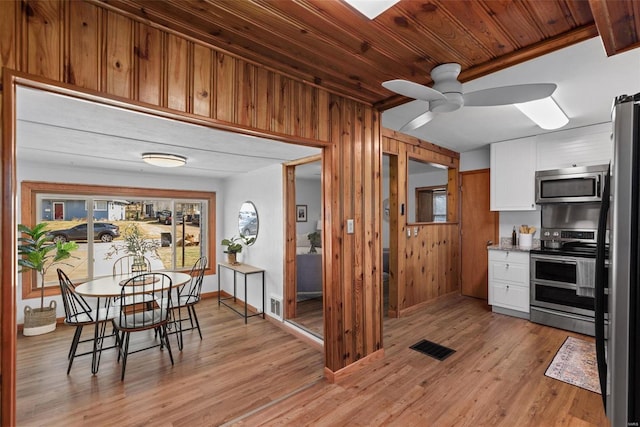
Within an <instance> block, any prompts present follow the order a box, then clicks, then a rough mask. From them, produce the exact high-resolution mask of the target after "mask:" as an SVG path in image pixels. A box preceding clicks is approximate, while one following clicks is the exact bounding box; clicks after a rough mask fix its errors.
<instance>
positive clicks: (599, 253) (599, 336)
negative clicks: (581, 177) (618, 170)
mask: <svg viewBox="0 0 640 427" xmlns="http://www.w3.org/2000/svg"><path fill="white" fill-rule="evenodd" d="M610 176H611V164H609V168H608V170H607V174H606V175H605V178H604V185H603V187H604V188H603V189H602V205H601V206H600V215H599V217H598V240H597V243H596V272H595V276H596V277H595V282H596V283H595V335H596V360H597V362H598V375H599V378H600V391H601V395H602V403H603V405H604V408H605V411H606V409H607V393H606V392H607V361H606V357H605V341H604V337H605V330H604V329H605V298H606V297H605V293H606V291H605V287H604V284H605V279H606V278H605V273H606V268H605V263H606V259H605V243H606V242H605V239H606V234H607V218H608V214H609V202H610V201H609V196H610V191H611V190H610V187H611V183H610Z"/></svg>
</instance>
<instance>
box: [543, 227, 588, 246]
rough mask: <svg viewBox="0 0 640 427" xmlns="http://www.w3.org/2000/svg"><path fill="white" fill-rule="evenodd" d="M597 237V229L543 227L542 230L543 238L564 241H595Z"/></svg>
mask: <svg viewBox="0 0 640 427" xmlns="http://www.w3.org/2000/svg"><path fill="white" fill-rule="evenodd" d="M596 237H597V231H596V230H562V229H555V228H553V229H552V228H543V229H542V230H541V232H540V238H541V239H542V240H558V241H562V242H568V241H569V242H570V241H576V242H590V243H595V242H596Z"/></svg>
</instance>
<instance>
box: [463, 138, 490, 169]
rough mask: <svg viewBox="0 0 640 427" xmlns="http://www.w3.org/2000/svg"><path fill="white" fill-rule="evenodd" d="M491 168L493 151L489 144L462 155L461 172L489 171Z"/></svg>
mask: <svg viewBox="0 0 640 427" xmlns="http://www.w3.org/2000/svg"><path fill="white" fill-rule="evenodd" d="M490 167H491V150H490V149H489V145H488V144H487V145H486V146H484V147H482V148H478V149H477V150H472V151H467V152H466V153H460V172H464V171H472V170H478V169H489V168H490Z"/></svg>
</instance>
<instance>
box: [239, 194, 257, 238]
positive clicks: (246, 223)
mask: <svg viewBox="0 0 640 427" xmlns="http://www.w3.org/2000/svg"><path fill="white" fill-rule="evenodd" d="M238 231H239V232H240V234H241V235H243V236H244V237H246V238H251V237H253V241H252V242H251V243H249V244H250V245H252V244H253V243H254V242H255V239H256V238H257V237H258V211H257V210H256V206H255V205H254V204H253V203H252V202H249V201H247V202H244V203H243V204H242V206H241V207H240V212H239V213H238Z"/></svg>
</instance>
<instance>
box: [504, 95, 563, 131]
mask: <svg viewBox="0 0 640 427" xmlns="http://www.w3.org/2000/svg"><path fill="white" fill-rule="evenodd" d="M513 105H515V106H516V107H517V108H518V110H520V111H522V112H523V113H524V115H525V116H527V117H529V118H530V119H531V120H532V121H533V122H535V124H537V125H538V126H540V127H541V128H542V129H547V130H551V129H558V128H561V127H562V126H564V125H566V124H567V123H569V118H568V117H567V116H566V114H564V111H562V110H561V109H560V107H559V106H558V104H556V101H555V100H554V99H553V98H552V97H550V96H548V97H546V98H542V99H538V100H536V101H530V102H524V103H522V104H513Z"/></svg>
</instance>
